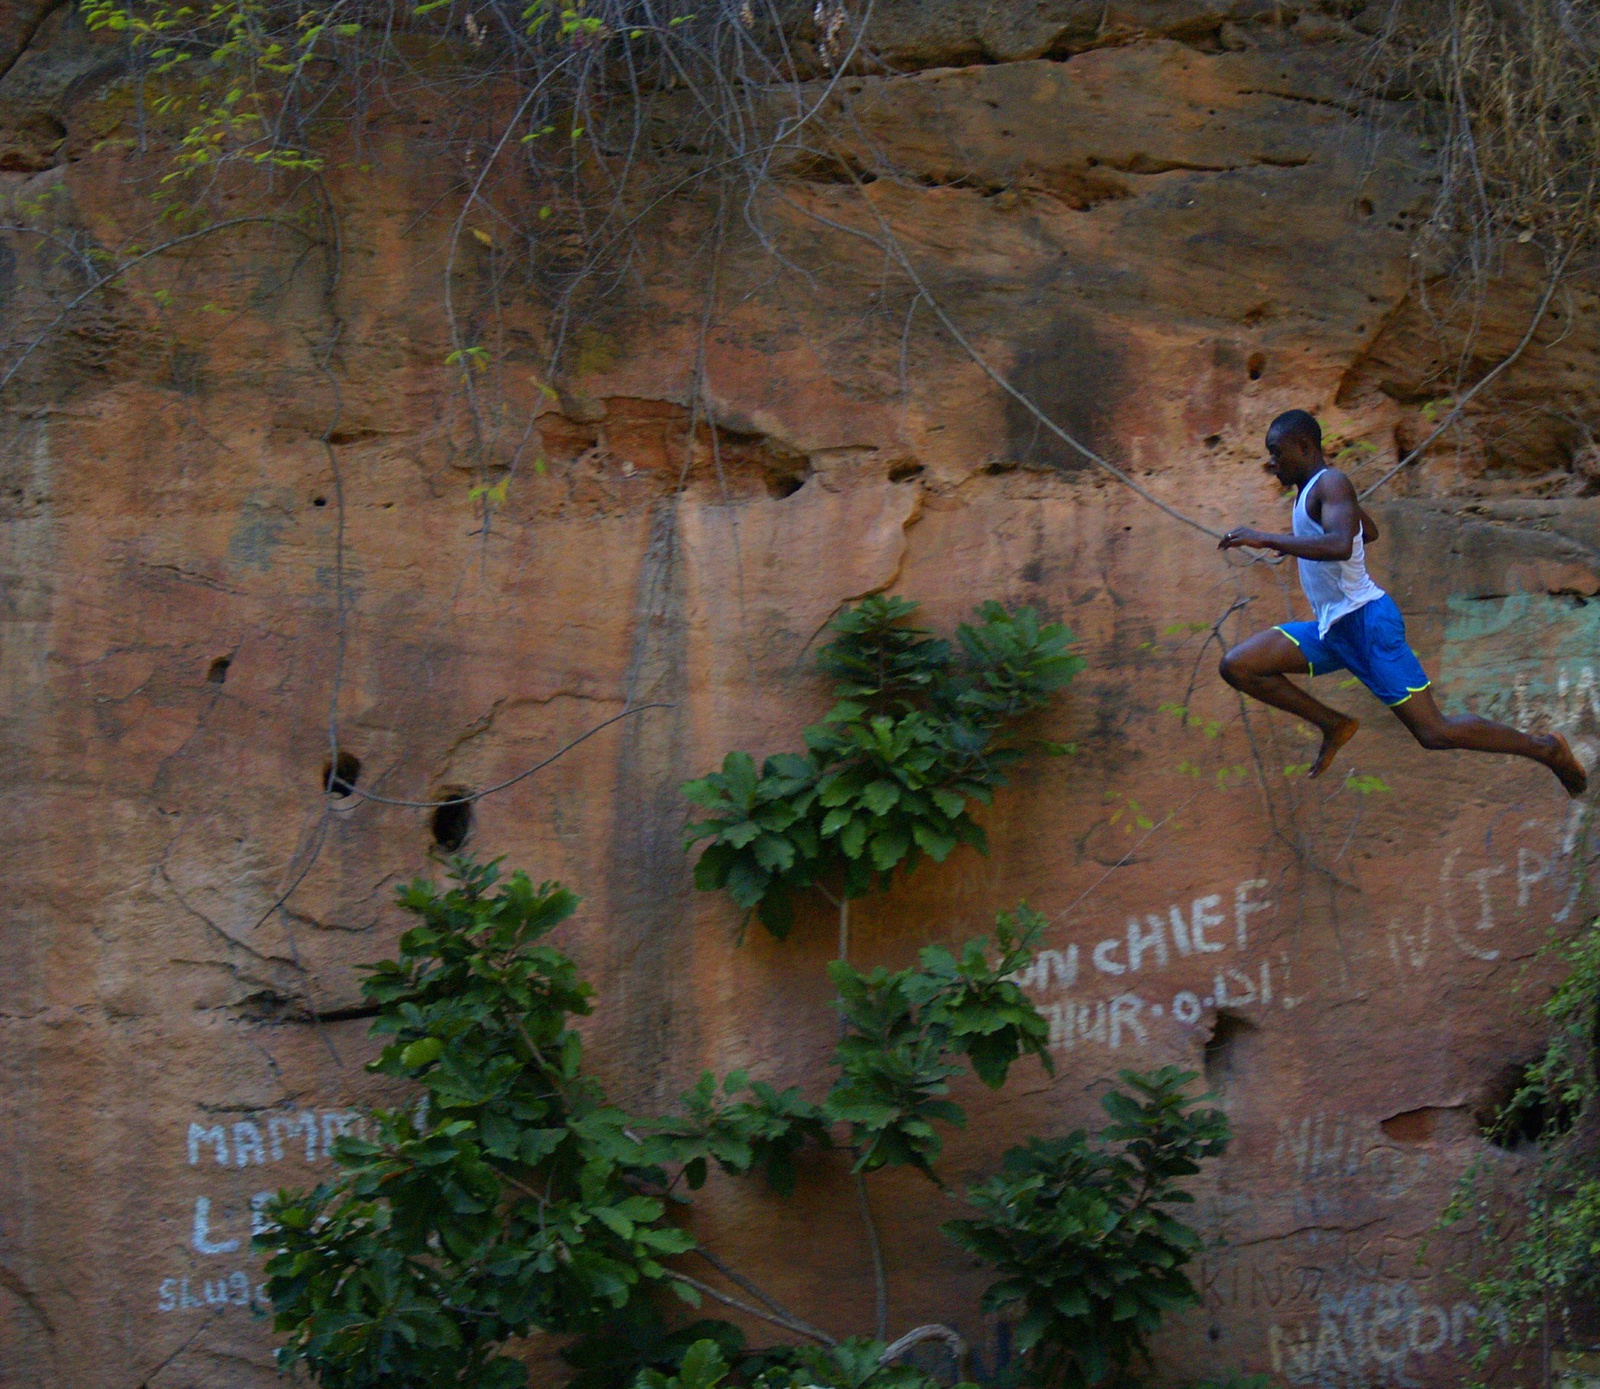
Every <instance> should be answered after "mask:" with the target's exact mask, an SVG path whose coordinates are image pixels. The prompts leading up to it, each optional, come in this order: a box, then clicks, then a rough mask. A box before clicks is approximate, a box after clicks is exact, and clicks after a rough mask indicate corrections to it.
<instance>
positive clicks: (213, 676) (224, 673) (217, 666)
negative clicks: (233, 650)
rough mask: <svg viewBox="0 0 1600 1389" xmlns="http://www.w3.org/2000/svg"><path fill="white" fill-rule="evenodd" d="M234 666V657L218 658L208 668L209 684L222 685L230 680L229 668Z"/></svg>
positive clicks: (207, 677)
mask: <svg viewBox="0 0 1600 1389" xmlns="http://www.w3.org/2000/svg"><path fill="white" fill-rule="evenodd" d="M232 664H233V658H232V657H230V656H218V657H217V659H216V660H214V661H213V662H212V663H211V664H210V665H209V666H208V667H207V668H206V681H207V683H208V684H212V685H220V684H221V683H222V682H223V681H224V680H226V679H227V678H228V667H229V666H231V665H232Z"/></svg>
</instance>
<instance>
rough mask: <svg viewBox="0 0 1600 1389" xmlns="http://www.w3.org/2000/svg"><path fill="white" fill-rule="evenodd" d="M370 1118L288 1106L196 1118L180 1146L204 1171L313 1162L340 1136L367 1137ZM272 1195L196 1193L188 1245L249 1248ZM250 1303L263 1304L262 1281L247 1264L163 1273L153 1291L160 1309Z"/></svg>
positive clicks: (213, 1251)
mask: <svg viewBox="0 0 1600 1389" xmlns="http://www.w3.org/2000/svg"><path fill="white" fill-rule="evenodd" d="M367 1123H368V1121H367V1116H366V1115H365V1114H363V1113H362V1112H361V1111H360V1110H359V1109H326V1110H312V1109H302V1110H286V1111H283V1112H281V1113H275V1114H270V1115H266V1116H258V1117H257V1118H254V1119H238V1120H234V1121H232V1122H228V1123H215V1124H213V1123H194V1122H191V1123H190V1124H189V1127H188V1131H187V1133H186V1134H185V1135H184V1140H183V1149H182V1151H183V1154H184V1156H185V1157H186V1158H187V1160H188V1165H189V1166H190V1167H198V1168H200V1169H201V1170H202V1171H214V1170H215V1168H216V1167H221V1168H224V1169H227V1170H230V1171H235V1172H236V1171H239V1170H240V1169H242V1168H255V1167H265V1166H267V1165H269V1164H271V1163H277V1162H284V1161H286V1160H295V1161H297V1162H298V1160H300V1159H302V1158H303V1159H304V1161H305V1162H306V1163H307V1164H314V1163H319V1162H322V1161H324V1160H326V1159H328V1158H330V1157H332V1156H333V1148H334V1144H335V1143H337V1142H338V1141H339V1139H341V1138H343V1137H346V1136H350V1137H355V1138H365V1137H366V1136H367V1133H368V1127H367ZM263 1175H265V1174H263ZM274 1195H275V1193H274V1192H271V1191H258V1192H256V1193H255V1194H254V1195H253V1196H251V1197H249V1199H248V1202H247V1203H246V1202H244V1201H241V1200H239V1199H238V1198H234V1201H233V1202H232V1203H230V1202H227V1201H217V1202H214V1201H213V1199H212V1198H211V1197H210V1196H197V1197H195V1201H194V1216H193V1220H192V1222H191V1224H190V1227H189V1240H188V1246H189V1248H190V1249H191V1250H192V1251H193V1252H194V1253H196V1254H199V1255H203V1256H205V1257H206V1258H221V1257H223V1256H224V1255H229V1254H231V1255H233V1256H234V1257H235V1258H240V1257H244V1256H246V1255H248V1254H249V1253H250V1240H251V1237H252V1236H255V1235H259V1234H261V1233H262V1232H263V1231H264V1230H265V1229H266V1224H265V1221H264V1219H263V1217H262V1209H263V1207H264V1206H265V1205H266V1203H267V1202H268V1201H270V1200H271V1199H272V1197H273V1196H274ZM247 1210H248V1225H247V1224H246V1211H247ZM252 1302H255V1303H257V1304H260V1305H262V1306H265V1304H266V1293H265V1285H264V1284H263V1285H261V1286H259V1287H252V1285H251V1281H250V1277H249V1274H248V1273H247V1272H245V1271H244V1270H236V1271H235V1272H232V1273H228V1274H225V1275H224V1276H222V1277H220V1278H205V1279H197V1278H186V1277H175V1278H164V1279H162V1280H161V1283H160V1285H159V1286H158V1288H157V1290H156V1308H157V1310H158V1311H161V1312H183V1311H192V1310H196V1309H206V1308H210V1309H212V1310H214V1311H215V1310H220V1309H222V1308H226V1307H248V1306H250V1305H251V1303H252Z"/></svg>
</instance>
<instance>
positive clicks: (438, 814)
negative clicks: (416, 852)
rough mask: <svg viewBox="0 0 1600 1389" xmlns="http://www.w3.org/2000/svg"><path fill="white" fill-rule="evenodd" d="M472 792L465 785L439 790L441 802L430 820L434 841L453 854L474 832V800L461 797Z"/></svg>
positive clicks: (446, 851)
mask: <svg viewBox="0 0 1600 1389" xmlns="http://www.w3.org/2000/svg"><path fill="white" fill-rule="evenodd" d="M471 794H472V792H471V791H469V790H468V789H467V788H466V787H465V786H446V787H445V788H444V789H443V790H441V791H440V792H439V800H440V804H439V805H438V806H437V807H436V808H435V810H434V812H433V816H432V818H431V819H430V820H429V822H428V823H429V828H431V829H432V831H433V842H434V843H435V844H437V845H438V846H439V847H440V848H441V849H443V850H444V851H445V853H447V854H453V853H455V851H456V850H457V849H459V848H460V847H461V846H462V845H463V844H465V843H466V842H467V836H468V835H469V834H471V833H472V802H471V801H468V800H463V799H461V798H462V797H463V796H470V795H471Z"/></svg>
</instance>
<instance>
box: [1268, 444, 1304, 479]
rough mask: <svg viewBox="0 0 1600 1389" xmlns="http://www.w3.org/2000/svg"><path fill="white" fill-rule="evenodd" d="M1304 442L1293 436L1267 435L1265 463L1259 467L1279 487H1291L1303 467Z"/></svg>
mask: <svg viewBox="0 0 1600 1389" xmlns="http://www.w3.org/2000/svg"><path fill="white" fill-rule="evenodd" d="M1305 452H1306V448H1305V441H1304V440H1302V439H1298V438H1296V437H1295V436H1294V435H1292V434H1291V435H1286V436H1284V437H1281V438H1280V437H1278V436H1275V435H1272V434H1269V435H1267V461H1266V462H1265V463H1263V464H1262V465H1261V466H1262V467H1263V468H1265V469H1266V471H1267V472H1268V473H1270V474H1271V475H1272V477H1273V478H1274V479H1275V480H1276V481H1277V483H1278V485H1279V486H1280V487H1293V486H1294V485H1295V483H1296V482H1298V481H1299V478H1300V474H1301V471H1302V470H1303V469H1304V467H1305V461H1306V460H1305Z"/></svg>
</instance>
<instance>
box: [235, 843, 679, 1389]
mask: <svg viewBox="0 0 1600 1389" xmlns="http://www.w3.org/2000/svg"><path fill="white" fill-rule="evenodd" d="M453 868H454V872H455V878H456V881H455V885H454V886H453V887H452V888H451V889H450V890H449V891H447V892H444V893H439V892H437V891H436V890H435V888H434V887H433V885H432V884H430V883H425V882H420V881H419V882H416V883H413V884H412V885H411V886H410V887H408V888H406V889H404V890H403V892H402V893H401V897H400V901H401V905H402V906H403V907H405V909H406V910H407V911H409V912H412V913H414V914H415V915H417V916H418V917H420V918H421V922H420V924H419V925H417V926H415V927H413V928H412V929H411V930H409V931H407V932H406V933H405V934H404V935H403V936H402V937H401V940H400V956H399V958H398V959H396V960H385V961H383V962H381V963H379V964H377V965H375V966H372V967H371V968H370V971H369V973H368V977H367V979H366V980H365V982H364V983H363V985H362V990H363V993H364V994H365V996H366V997H367V999H368V1000H369V1001H371V1002H373V1003H375V1004H377V1005H378V1008H379V1014H378V1018H377V1021H376V1022H375V1023H374V1025H373V1031H374V1032H375V1033H377V1034H379V1035H381V1036H385V1037H388V1038H389V1039H390V1040H389V1042H388V1044H387V1045H386V1046H385V1048H384V1050H383V1053H382V1055H381V1056H380V1057H379V1058H378V1060H377V1061H375V1062H373V1063H372V1066H371V1069H373V1070H376V1071H378V1072H381V1073H382V1074H384V1075H387V1076H390V1077H393V1078H394V1079H396V1080H402V1081H408V1082H412V1083H414V1084H416V1085H418V1086H420V1087H421V1091H422V1095H423V1103H422V1104H419V1105H418V1106H417V1107H416V1108H415V1109H395V1110H388V1111H380V1112H379V1114H378V1115H377V1130H378V1136H377V1139H376V1141H365V1140H358V1139H354V1138H345V1139H342V1140H341V1141H340V1142H339V1144H338V1145H337V1147H336V1157H337V1159H338V1162H339V1164H340V1166H341V1168H343V1173H342V1175H341V1176H340V1177H339V1178H338V1179H336V1180H334V1181H332V1182H328V1183H324V1184H322V1185H320V1186H318V1187H317V1188H316V1189H315V1190H313V1191H311V1192H309V1193H304V1194H300V1195H283V1196H281V1197H280V1198H279V1199H278V1200H277V1201H276V1202H275V1203H274V1204H273V1205H272V1206H270V1207H269V1208H268V1211H269V1213H268V1218H269V1220H270V1221H271V1222H272V1223H273V1225H274V1229H273V1232H272V1233H271V1234H270V1235H269V1236H267V1237H266V1239H265V1243H266V1246H267V1247H268V1248H270V1249H272V1250H273V1251H274V1252H273V1254H272V1257H271V1259H270V1260H269V1261H268V1264H267V1290H268V1295H269V1296H270V1297H271V1299H272V1302H273V1307H274V1312H275V1319H274V1322H275V1325H276V1326H277V1328H278V1329H279V1330H280V1331H284V1332H287V1333H288V1343H287V1344H286V1346H285V1347H284V1348H283V1349H282V1350H281V1351H280V1352H279V1361H280V1364H281V1365H283V1366H284V1367H286V1368H287V1367H289V1366H291V1365H293V1364H295V1363H296V1362H300V1361H303V1362H305V1364H306V1367H307V1369H309V1370H310V1372H311V1373H312V1375H313V1377H314V1378H315V1379H316V1380H317V1382H318V1383H319V1384H322V1385H324V1386H327V1389H367V1387H368V1386H371V1387H372V1389H377V1386H380V1385H382V1386H384V1389H409V1387H410V1386H417V1389H422V1386H432V1385H437V1384H453V1383H457V1382H461V1383H470V1384H472V1385H474V1386H481V1387H482V1389H499V1387H500V1386H502V1385H504V1386H510V1385H518V1384H521V1383H522V1382H523V1379H524V1376H523V1372H522V1368H521V1367H520V1366H519V1365H517V1364H516V1363H515V1362H513V1361H511V1360H508V1359H506V1358H504V1357H503V1356H502V1355H501V1354H500V1347H501V1346H502V1344H503V1343H504V1342H505V1341H506V1340H507V1339H509V1338H511V1337H514V1336H522V1335H526V1334H527V1333H528V1332H530V1331H532V1330H534V1329H535V1328H538V1329H543V1330H548V1331H557V1332H582V1331H587V1330H591V1329H593V1328H594V1327H595V1326H596V1325H597V1324H598V1323H599V1321H600V1320H601V1319H602V1317H603V1316H604V1314H605V1311H606V1310H607V1309H611V1310H616V1309H620V1308H622V1307H624V1306H626V1305H627V1303H628V1302H629V1300H630V1299H631V1298H633V1297H634V1296H635V1294H636V1293H637V1291H638V1290H639V1288H640V1286H641V1285H642V1284H650V1283H663V1282H666V1281H667V1280H668V1274H667V1271H666V1269H665V1267H664V1266H663V1265H662V1263H661V1260H662V1259H663V1258H664V1257H666V1256H668V1255H671V1254H679V1253H683V1252H685V1251H686V1250H688V1249H691V1248H692V1247H693V1245H694V1241H693V1240H692V1239H691V1238H690V1236H688V1235H687V1234H686V1233H684V1232H683V1231H682V1230H679V1229H676V1228H675V1227H673V1226H672V1225H671V1224H669V1223H668V1222H667V1221H666V1219H665V1214H666V1212H665V1207H664V1205H663V1203H662V1201H661V1200H659V1199H657V1198H656V1197H653V1196H649V1195H644V1194H642V1193H641V1192H640V1191H639V1190H638V1186H639V1185H640V1184H646V1185H651V1184H656V1185H658V1184H659V1183H660V1181H661V1177H662V1173H661V1171H660V1166H659V1162H658V1158H659V1154H658V1153H657V1152H656V1151H655V1150H653V1149H652V1147H651V1145H650V1144H649V1143H648V1142H646V1141H643V1140H642V1139H641V1138H640V1137H638V1136H636V1135H635V1133H634V1132H632V1131H631V1126H630V1124H629V1122H628V1120H627V1117H626V1116H625V1115H623V1114H622V1112H621V1111H620V1110H618V1109H616V1108H615V1107H613V1106H611V1105H610V1104H608V1103H607V1102H606V1099H605V1096H604V1094H603V1093H602V1092H601V1090H600V1088H599V1087H598V1086H597V1085H596V1084H595V1083H594V1082H593V1081H592V1080H590V1079H588V1078H586V1077H585V1076H584V1075H583V1074H582V1070H581V1064H582V1055H583V1047H582V1041H581V1039H580V1038H579V1036H578V1034H577V1033H576V1032H575V1031H573V1030H572V1028H571V1027H570V1026H569V1023H570V1021H571V1019H572V1018H574V1017H578V1016H583V1015H585V1014H587V1013H588V1012H589V1011H590V1007H591V1005H590V990H589V987H588V985H586V984H584V983H583V982H582V981H581V980H580V979H579V978H578V976H577V971H576V969H575V967H574V965H573V963H572V961H571V960H570V959H569V958H568V957H567V956H566V955H565V954H563V953H562V952H561V951H560V950H557V949H555V948H554V947H552V946H550V945H548V944H546V943H544V940H543V938H544V937H545V936H546V935H548V933H549V932H550V930H551V929H552V928H553V927H554V926H556V925H557V924H558V923H560V922H561V921H563V920H565V919H566V918H567V917H568V916H570V915H571V913H572V911H573V908H574V907H575V906H576V899H575V898H574V897H573V896H572V894H571V893H569V892H567V891H566V890H565V889H564V888H560V887H558V886H556V885H554V884H551V883H545V884H543V885H541V886H539V887H535V886H534V885H533V883H532V882H531V881H530V880H529V879H528V877H527V876H526V875H525V874H522V873H517V874H514V875H513V876H512V877H511V878H510V879H508V880H507V882H506V883H505V885H504V886H503V888H502V889H501V890H500V891H498V892H491V891H490V889H491V888H492V887H493V886H494V884H495V882H496V879H497V873H496V870H495V868H494V867H493V866H488V867H480V866H476V865H472V864H469V863H466V862H465V861H462V860H457V861H456V863H455V864H454V865H453Z"/></svg>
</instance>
